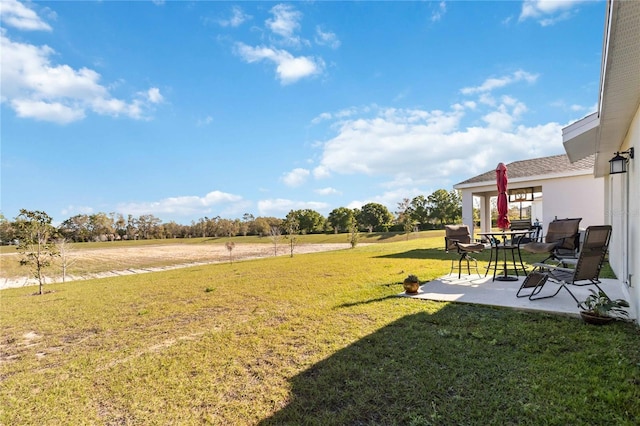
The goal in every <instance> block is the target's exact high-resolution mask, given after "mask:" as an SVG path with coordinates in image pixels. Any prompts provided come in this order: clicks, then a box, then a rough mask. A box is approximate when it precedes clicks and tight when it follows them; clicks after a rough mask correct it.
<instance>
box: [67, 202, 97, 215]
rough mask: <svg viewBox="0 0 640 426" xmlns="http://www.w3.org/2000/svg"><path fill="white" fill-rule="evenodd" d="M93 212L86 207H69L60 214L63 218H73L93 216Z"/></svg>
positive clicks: (90, 208)
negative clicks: (85, 215)
mask: <svg viewBox="0 0 640 426" xmlns="http://www.w3.org/2000/svg"><path fill="white" fill-rule="evenodd" d="M93 212H94V210H93V208H92V207H88V206H74V205H73V204H72V205H69V206H67V207H65V208H64V209H62V211H61V212H60V213H61V214H62V215H63V216H75V215H77V214H93Z"/></svg>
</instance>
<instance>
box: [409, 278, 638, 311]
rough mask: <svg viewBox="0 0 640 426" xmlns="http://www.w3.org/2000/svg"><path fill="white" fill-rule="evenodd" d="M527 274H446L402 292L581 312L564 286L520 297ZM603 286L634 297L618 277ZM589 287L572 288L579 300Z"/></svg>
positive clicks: (443, 299) (614, 295)
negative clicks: (495, 277) (504, 277)
mask: <svg viewBox="0 0 640 426" xmlns="http://www.w3.org/2000/svg"><path fill="white" fill-rule="evenodd" d="M523 280H524V277H520V278H519V279H518V281H491V277H482V278H479V277H478V275H462V276H461V278H458V275H457V274H456V275H445V276H443V277H440V278H437V279H435V280H432V281H429V282H426V283H424V284H422V285H421V286H420V289H419V290H418V293H417V294H405V293H401V294H400V296H404V297H411V298H414V299H427V300H435V301H439V302H461V303H474V304H479V305H490V306H502V307H508V308H515V309H522V310H528V311H542V312H548V313H555V314H568V315H575V316H578V315H579V313H580V309H579V308H578V307H577V306H576V302H575V301H574V300H573V298H572V297H571V295H570V294H569V293H568V292H567V291H565V290H561V291H560V292H559V293H558V294H557V295H556V296H555V297H552V298H549V299H542V300H529V298H527V297H521V298H520V297H516V293H517V292H518V289H519V288H520V285H521V284H522V281H523ZM600 287H602V289H603V290H604V291H605V292H606V293H607V295H608V296H609V297H610V298H612V299H625V300H627V301H628V300H631V299H630V297H629V293H628V291H627V289H626V287H625V286H624V285H623V284H622V283H620V282H619V281H618V280H615V279H603V280H602V284H600ZM557 288H558V285H557V284H554V283H552V282H550V281H549V282H547V283H546V284H545V286H544V288H543V290H542V292H541V293H540V294H541V295H546V294H553V293H555V291H556V290H557ZM589 288H595V287H594V286H585V287H577V286H572V287H571V291H572V292H573V293H574V294H575V296H576V297H577V298H578V300H584V299H586V297H587V296H588V295H589V294H590V292H589ZM627 311H628V312H629V319H635V318H636V313H635V312H633V310H632V309H631V308H629V309H627Z"/></svg>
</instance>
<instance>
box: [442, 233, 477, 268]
mask: <svg viewBox="0 0 640 426" xmlns="http://www.w3.org/2000/svg"><path fill="white" fill-rule="evenodd" d="M444 229H445V237H444V246H445V251H446V252H447V253H448V252H449V250H456V252H457V253H458V254H459V255H460V257H459V258H458V278H460V277H461V275H462V261H463V260H465V261H466V262H467V273H468V274H469V275H471V267H470V265H469V261H471V260H472V261H473V262H474V264H475V269H476V272H478V276H481V275H480V272H479V271H478V261H477V260H476V259H474V258H473V257H471V253H480V252H481V251H482V250H484V244H482V243H472V242H471V234H470V233H469V227H468V226H467V225H445V227H444ZM454 262H455V260H453V259H452V260H451V270H450V271H449V274H452V273H453V270H454V269H455V265H454Z"/></svg>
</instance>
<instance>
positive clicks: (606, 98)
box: [595, 0, 640, 177]
mask: <svg viewBox="0 0 640 426" xmlns="http://www.w3.org/2000/svg"><path fill="white" fill-rule="evenodd" d="M611 7H612V11H611V16H610V19H611V23H610V28H609V31H610V34H609V40H608V48H607V52H606V58H605V60H606V62H605V64H604V66H603V73H604V74H603V75H604V78H603V82H602V87H601V93H602V99H601V106H600V126H599V127H600V134H599V137H598V147H597V154H596V161H595V175H596V177H601V176H604V175H606V174H607V173H608V171H609V160H610V159H611V158H612V157H613V155H614V153H615V152H616V151H618V150H620V147H621V145H622V143H623V141H624V138H625V137H626V134H627V131H628V129H629V126H630V125H631V120H632V119H633V116H634V115H635V113H636V111H637V110H638V106H639V105H640V1H619V0H614V1H613V3H612V5H611Z"/></svg>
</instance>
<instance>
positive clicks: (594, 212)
mask: <svg viewBox="0 0 640 426" xmlns="http://www.w3.org/2000/svg"><path fill="white" fill-rule="evenodd" d="M594 161H595V155H591V156H587V157H586V158H583V159H581V160H579V161H576V162H573V163H572V162H571V161H569V157H568V156H567V155H564V154H563V155H554V156H551V157H542V158H534V159H530V160H522V161H514V162H513V163H509V164H507V165H506V166H507V175H508V178H509V184H508V188H507V189H508V192H509V200H510V201H511V202H516V203H518V202H522V203H523V204H527V205H531V219H532V221H535V220H536V219H537V220H538V221H539V222H540V223H541V225H542V233H543V235H544V234H545V233H546V229H547V225H548V224H549V222H551V221H552V220H553V219H555V218H568V217H580V218H582V221H581V222H580V226H581V228H586V227H587V226H589V225H602V224H603V223H605V222H604V220H605V209H604V178H594V176H593V167H594ZM453 187H454V189H457V190H460V191H461V192H462V221H463V223H465V224H466V225H467V226H469V228H470V229H472V230H474V231H489V230H491V226H492V224H491V201H490V200H491V198H495V197H497V195H498V190H497V186H496V172H495V170H490V171H487V172H485V173H483V174H481V175H478V176H475V177H472V178H470V179H467V180H465V181H463V182H460V183H458V184H456V185H454V186H453ZM474 200H475V201H476V202H479V204H480V205H479V207H480V229H479V230H477V229H474V225H476V224H475V223H473V222H474V221H473V207H474ZM520 200H522V201H520ZM543 200H544V201H543Z"/></svg>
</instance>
